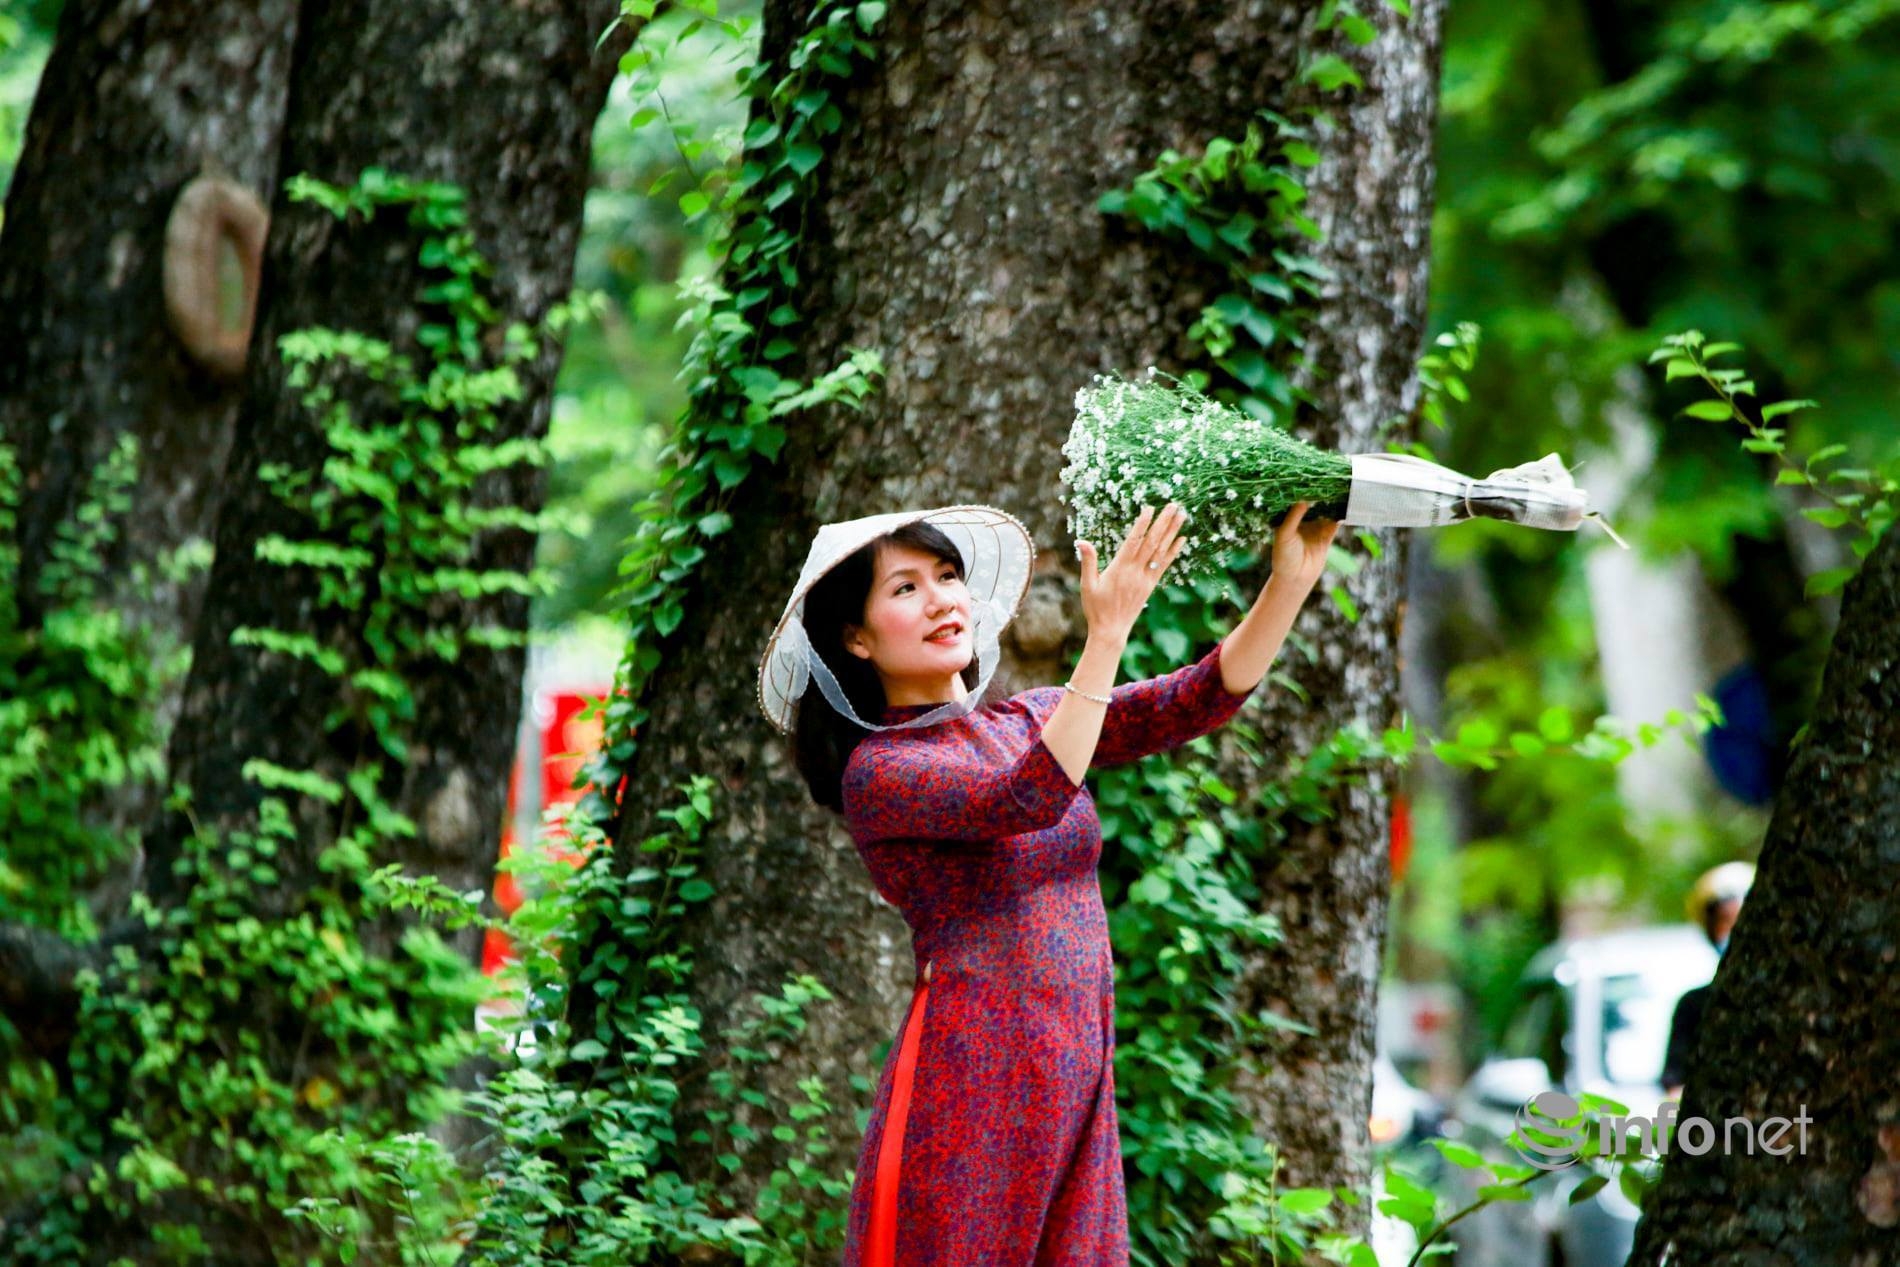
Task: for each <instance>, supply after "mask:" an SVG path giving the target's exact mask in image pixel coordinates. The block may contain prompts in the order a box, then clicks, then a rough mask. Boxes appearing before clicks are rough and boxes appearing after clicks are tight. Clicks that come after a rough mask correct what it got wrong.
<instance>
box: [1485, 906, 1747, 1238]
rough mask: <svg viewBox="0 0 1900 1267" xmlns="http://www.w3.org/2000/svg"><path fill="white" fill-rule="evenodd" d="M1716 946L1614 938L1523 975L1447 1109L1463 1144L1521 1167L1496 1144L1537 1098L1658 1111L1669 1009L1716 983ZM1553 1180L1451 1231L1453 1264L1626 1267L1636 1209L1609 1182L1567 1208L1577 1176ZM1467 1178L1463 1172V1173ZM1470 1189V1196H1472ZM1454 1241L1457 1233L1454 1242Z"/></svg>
mask: <svg viewBox="0 0 1900 1267" xmlns="http://www.w3.org/2000/svg"><path fill="white" fill-rule="evenodd" d="M1715 965H1716V953H1715V948H1714V947H1713V946H1711V945H1710V944H1709V940H1708V938H1707V937H1705V936H1704V935H1703V933H1702V930H1701V929H1699V928H1696V927H1695V926H1693V925H1690V924H1671V925H1662V926H1656V927H1650V928H1631V929H1622V930H1619V931H1616V932H1609V933H1601V934H1598V935H1595V936H1591V937H1578V938H1572V939H1567V940H1565V941H1560V942H1557V943H1555V944H1553V945H1550V946H1547V947H1545V948H1544V950H1543V951H1541V952H1540V953H1539V954H1538V955H1537V957H1536V958H1535V959H1533V960H1532V961H1531V963H1530V966H1529V967H1528V968H1526V969H1525V971H1524V975H1523V977H1522V978H1521V981H1520V997H1519V999H1518V1003H1517V1007H1516V1009H1515V1011H1514V1013H1513V1015H1512V1018H1511V1022H1510V1024H1509V1025H1508V1026H1506V1028H1505V1033H1504V1039H1503V1041H1502V1043H1500V1045H1499V1049H1498V1051H1497V1052H1496V1053H1494V1054H1493V1055H1492V1057H1491V1058H1490V1059H1488V1060H1486V1061H1485V1062H1484V1063H1483V1064H1482V1065H1480V1066H1479V1067H1478V1069H1477V1070H1476V1072H1474V1073H1473V1074H1472V1075H1471V1077H1470V1079H1468V1080H1467V1081H1466V1083H1465V1085H1464V1087H1463V1088H1462V1089H1461V1090H1460V1092H1459V1094H1458V1098H1457V1099H1456V1101H1455V1102H1454V1103H1453V1105H1452V1108H1451V1116H1452V1117H1453V1118H1454V1119H1455V1120H1456V1121H1457V1122H1458V1123H1459V1124H1460V1127H1461V1133H1462V1136H1463V1139H1464V1141H1465V1142H1466V1143H1469V1144H1471V1145H1472V1146H1473V1147H1475V1148H1478V1149H1479V1150H1480V1151H1482V1152H1484V1153H1486V1154H1487V1155H1492V1156H1500V1157H1502V1158H1503V1159H1505V1160H1507V1161H1511V1162H1514V1163H1521V1162H1522V1161H1523V1160H1524V1159H1523V1158H1522V1157H1520V1156H1518V1155H1517V1153H1516V1152H1515V1150H1513V1149H1512V1148H1511V1147H1510V1146H1509V1145H1508V1144H1506V1143H1504V1141H1505V1140H1506V1139H1507V1138H1508V1137H1509V1135H1510V1134H1511V1131H1512V1129H1513V1127H1514V1126H1515V1124H1516V1118H1517V1114H1518V1112H1519V1110H1521V1109H1522V1108H1523V1107H1524V1106H1525V1104H1526V1103H1527V1102H1529V1101H1530V1099H1531V1098H1532V1097H1533V1096H1536V1095H1538V1094H1540V1093H1542V1092H1544V1091H1550V1090H1558V1091H1563V1092H1565V1093H1567V1094H1569V1095H1572V1096H1574V1095H1576V1094H1578V1093H1579V1092H1590V1093H1592V1094H1595V1095H1601V1096H1606V1097H1608V1098H1609V1099H1612V1100H1616V1101H1618V1102H1619V1103H1621V1104H1624V1105H1626V1106H1628V1108H1629V1110H1630V1112H1631V1113H1632V1114H1641V1115H1645V1116H1648V1115H1652V1114H1654V1113H1655V1112H1656V1109H1657V1106H1658V1105H1659V1104H1660V1103H1661V1102H1662V1098H1663V1088H1662V1067H1663V1054H1664V1050H1665V1048H1666V1047H1667V1045H1668V1042H1669V1022H1670V1018H1671V1017H1672V1016H1673V1015H1674V1013H1675V1008H1676V1001H1677V1000H1678V999H1680V998H1681V997H1682V996H1683V994H1684V993H1685V992H1687V991H1689V990H1691V989H1694V988H1695V987H1696V986H1699V985H1705V984H1707V983H1708V981H1709V979H1710V978H1711V977H1713V976H1714V975H1715ZM1586 1173H1587V1172H1586V1171H1584V1169H1583V1168H1582V1167H1573V1168H1571V1169H1568V1170H1564V1171H1561V1172H1560V1173H1558V1174H1556V1175H1554V1176H1553V1177H1552V1178H1551V1179H1548V1180H1541V1181H1539V1182H1538V1183H1537V1184H1536V1185H1535V1186H1536V1189H1537V1196H1536V1199H1535V1200H1532V1201H1528V1202H1500V1203H1497V1204H1493V1205H1490V1206H1487V1207H1485V1209H1483V1210H1482V1211H1480V1212H1479V1213H1477V1214H1474V1215H1472V1216H1471V1217H1470V1218H1467V1219H1465V1220H1464V1221H1463V1222H1461V1223H1460V1224H1459V1225H1458V1227H1457V1229H1455V1233H1454V1236H1455V1239H1456V1240H1457V1241H1458V1243H1459V1248H1458V1259H1457V1261H1458V1264H1459V1267H1552V1264H1555V1263H1561V1264H1562V1265H1563V1267H1622V1264H1623V1263H1624V1262H1625V1261H1626V1260H1627V1259H1628V1258H1629V1252H1630V1248H1631V1246H1632V1244H1633V1243H1634V1239H1635V1235H1636V1221H1637V1218H1638V1213H1639V1212H1638V1211H1637V1209H1636V1207H1635V1206H1633V1205H1631V1204H1630V1202H1629V1201H1628V1199H1627V1198H1625V1197H1624V1196H1623V1194H1622V1192H1621V1191H1620V1190H1619V1189H1618V1187H1617V1185H1616V1184H1614V1183H1612V1184H1610V1185H1608V1186H1607V1187H1605V1188H1604V1189H1603V1190H1602V1191H1601V1192H1599V1193H1598V1194H1597V1195H1596V1196H1595V1197H1592V1198H1591V1199H1589V1200H1587V1201H1583V1202H1580V1203H1578V1204H1577V1205H1574V1206H1573V1205H1571V1204H1570V1202H1569V1196H1570V1193H1571V1191H1572V1190H1574V1189H1575V1187H1576V1185H1577V1184H1578V1183H1580V1182H1581V1181H1582V1180H1583V1178H1584V1177H1585V1174H1586ZM1460 1174H1461V1176H1462V1177H1463V1178H1464V1179H1465V1180H1467V1181H1470V1180H1471V1175H1470V1172H1460ZM1475 1187H1476V1184H1475V1182H1471V1188H1472V1190H1473V1192H1474V1194H1475ZM1457 1233H1462V1235H1457Z"/></svg>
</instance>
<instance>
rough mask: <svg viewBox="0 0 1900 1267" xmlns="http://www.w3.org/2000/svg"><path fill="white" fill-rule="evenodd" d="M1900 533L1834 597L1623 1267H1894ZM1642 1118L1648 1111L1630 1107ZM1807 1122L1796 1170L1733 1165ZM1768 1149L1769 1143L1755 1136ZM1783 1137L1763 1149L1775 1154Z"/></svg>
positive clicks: (1898, 1141)
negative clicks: (1709, 1134) (1888, 1266)
mask: <svg viewBox="0 0 1900 1267" xmlns="http://www.w3.org/2000/svg"><path fill="white" fill-rule="evenodd" d="M1896 820H1900V533H1895V532H1892V531H1889V532H1888V533H1887V534H1886V536H1885V537H1884V538H1883V539H1882V541H1881V542H1880V544H1879V545H1878V546H1877V547H1876V548H1875V550H1874V552H1873V553H1872V554H1871V555H1869V556H1868V558H1867V562H1866V564H1865V566H1864V567H1863V569H1862V571H1861V573H1860V575H1859V576H1857V577H1856V578H1855V579H1854V580H1853V581H1851V582H1850V583H1849V584H1848V586H1847V589H1846V592H1845V594H1844V595H1843V597H1842V600H1841V616H1840V624H1839V626H1838V628H1837V630H1836V632H1835V635H1834V643H1833V646H1832V648H1831V649H1830V651H1829V653H1828V660H1827V666H1826V668H1825V670H1824V672H1823V674H1822V679H1821V694H1820V698H1819V699H1818V700H1817V702H1816V704H1815V708H1814V712H1813V715H1812V717H1811V718H1810V720H1809V723H1808V733H1807V736H1806V738H1805V739H1804V740H1803V742H1802V743H1801V744H1800V746H1799V747H1798V748H1797V749H1796V751H1795V753H1794V756H1793V759H1792V761H1791V762H1790V764H1789V767H1788V775H1787V779H1786V781H1785V782H1784V783H1783V784H1782V789H1781V793H1780V795H1779V797H1778V798H1777V799H1776V802H1775V813H1774V817H1773V820H1772V821H1771V822H1770V823H1769V827H1768V836H1767V839H1766V841H1765V842H1764V844H1763V846H1762V854H1761V866H1760V870H1759V872H1758V874H1757V876H1756V879H1755V884H1754V887H1753V888H1752V889H1750V891H1749V895H1748V904H1747V905H1746V906H1745V907H1744V908H1743V910H1742V916H1741V919H1740V920H1739V921H1738V922H1737V924H1736V928H1735V935H1734V940H1733V942H1732V943H1731V946H1730V949H1729V952H1728V954H1726V955H1725V956H1723V959H1722V964H1721V968H1720V969H1719V970H1718V971H1717V972H1716V974H1715V982H1714V985H1713V986H1712V987H1711V991H1710V995H1709V1002H1708V1007H1707V1009H1706V1011H1705V1013H1704V1016H1703V1021H1702V1026H1701V1031H1700V1033H1699V1034H1698V1035H1697V1037H1696V1040H1695V1048H1694V1055H1693V1057H1692V1064H1691V1066H1690V1074H1689V1080H1688V1086H1687V1088H1686V1091H1685V1094H1684V1096H1683V1101H1682V1116H1683V1117H1684V1118H1689V1117H1701V1118H1706V1119H1708V1120H1709V1121H1710V1122H1711V1123H1712V1124H1714V1126H1715V1128H1716V1140H1715V1147H1713V1148H1710V1149H1708V1151H1707V1152H1705V1153H1704V1154H1703V1155H1701V1156H1696V1155H1693V1154H1691V1153H1687V1152H1684V1151H1683V1150H1682V1148H1681V1146H1680V1145H1681V1143H1682V1142H1683V1136H1682V1134H1681V1133H1680V1132H1678V1134H1677V1135H1676V1139H1675V1147H1673V1148H1672V1150H1671V1152H1670V1154H1669V1156H1668V1159H1667V1161H1666V1162H1665V1164H1664V1166H1663V1178H1662V1184H1661V1186H1660V1187H1659V1188H1658V1190H1657V1191H1656V1193H1655V1194H1654V1195H1653V1196H1652V1198H1651V1200H1650V1203H1649V1206H1648V1208H1647V1210H1646V1211H1645V1218H1644V1220H1643V1225H1642V1227H1641V1228H1640V1229H1639V1230H1638V1235H1637V1242H1636V1249H1635V1252H1634V1253H1633V1254H1632V1256H1631V1258H1630V1261H1631V1262H1632V1263H1640V1264H1661V1263H1663V1262H1665V1261H1667V1262H1669V1263H1697V1264H1701V1263H1708V1264H1724V1263H1736V1264H1743V1263H1746V1264H1762V1265H1764V1267H1766V1265H1768V1264H1774V1265H1775V1267H1873V1265H1874V1264H1876V1263H1887V1262H1892V1261H1894V1260H1895V1258H1896V1257H1900V1094H1897V1093H1896V1089H1895V1084H1894V1077H1893V1070H1894V1068H1895V1065H1896V1063H1900V1031H1896V1029H1895V1027H1894V1017H1895V1016H1896V1015H1900V971H1896V959H1900V936H1897V935H1896V932H1895V930H1896V929H1900V832H1897V831H1896V830H1895V828H1894V823H1895V822H1896ZM1639 1111H1640V1106H1639ZM1797 1113H1805V1115H1806V1117H1808V1118H1809V1119H1811V1122H1810V1123H1809V1124H1807V1125H1806V1126H1805V1130H1804V1131H1801V1132H1798V1131H1797V1130H1796V1129H1789V1130H1788V1131H1787V1134H1786V1137H1785V1139H1783V1140H1782V1141H1781V1144H1780V1146H1781V1147H1784V1148H1788V1149H1791V1150H1794V1151H1792V1152H1791V1153H1790V1154H1789V1155H1787V1156H1767V1155H1764V1154H1761V1153H1757V1154H1755V1155H1753V1156H1750V1155H1748V1153H1747V1152H1745V1151H1743V1150H1742V1149H1741V1147H1740V1144H1741V1136H1740V1134H1739V1133H1738V1134H1737V1135H1736V1137H1735V1141H1736V1145H1737V1148H1736V1151H1735V1152H1734V1153H1733V1154H1732V1155H1726V1156H1725V1155H1723V1153H1724V1150H1723V1148H1722V1132H1723V1127H1724V1124H1725V1123H1726V1122H1727V1121H1728V1120H1729V1119H1731V1118H1737V1117H1745V1118H1747V1119H1749V1121H1750V1122H1752V1123H1753V1124H1755V1126H1754V1129H1757V1130H1758V1129H1759V1128H1760V1127H1761V1126H1762V1124H1763V1123H1765V1122H1766V1121H1767V1120H1768V1119H1769V1118H1773V1117H1780V1118H1786V1119H1793V1118H1794V1117H1795V1116H1796V1114H1797ZM1760 1133H1761V1134H1763V1135H1767V1136H1772V1135H1773V1134H1774V1132H1773V1130H1772V1129H1769V1130H1765V1131H1761V1132H1760ZM1771 1142H1772V1141H1771Z"/></svg>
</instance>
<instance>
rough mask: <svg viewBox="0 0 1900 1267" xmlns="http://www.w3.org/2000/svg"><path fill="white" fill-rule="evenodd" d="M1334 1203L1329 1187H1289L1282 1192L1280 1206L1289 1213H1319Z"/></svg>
mask: <svg viewBox="0 0 1900 1267" xmlns="http://www.w3.org/2000/svg"><path fill="white" fill-rule="evenodd" d="M1332 1203H1333V1194H1332V1191H1331V1190H1330V1189H1327V1188H1288V1189H1287V1190H1286V1191H1285V1192H1282V1193H1281V1194H1280V1208H1281V1209H1282V1210H1284V1211H1286V1212H1287V1213H1288V1214H1318V1213H1319V1212H1320V1211H1321V1210H1324V1209H1325V1208H1326V1207H1327V1206H1329V1205H1331V1204H1332Z"/></svg>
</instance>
